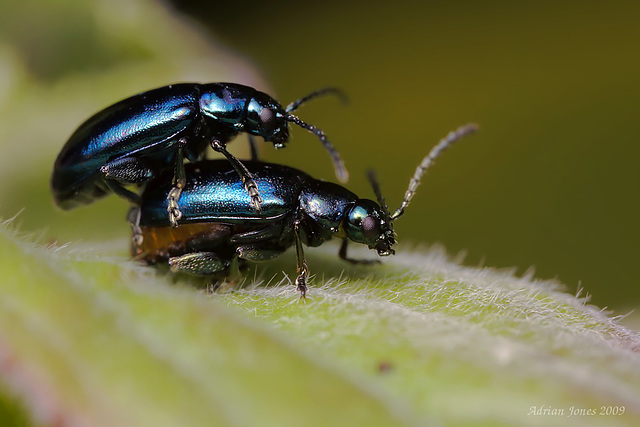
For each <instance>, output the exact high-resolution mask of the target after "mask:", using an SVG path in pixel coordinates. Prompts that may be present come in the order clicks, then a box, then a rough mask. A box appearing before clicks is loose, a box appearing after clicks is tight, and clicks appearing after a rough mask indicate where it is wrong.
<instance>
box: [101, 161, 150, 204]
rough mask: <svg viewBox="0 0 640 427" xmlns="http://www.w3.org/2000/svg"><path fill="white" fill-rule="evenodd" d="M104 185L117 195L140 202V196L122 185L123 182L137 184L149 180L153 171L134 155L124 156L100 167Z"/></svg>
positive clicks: (134, 202) (136, 202) (133, 201)
mask: <svg viewBox="0 0 640 427" xmlns="http://www.w3.org/2000/svg"><path fill="white" fill-rule="evenodd" d="M100 173H101V174H102V176H103V177H104V183H105V185H106V186H107V187H108V188H109V189H110V190H111V191H113V192H114V193H116V194H117V195H118V196H120V197H122V198H125V199H127V200H129V201H130V202H131V203H133V204H135V205H137V204H140V198H139V197H138V195H137V194H136V193H134V192H133V191H129V190H127V189H126V188H124V187H123V184H138V183H141V182H144V181H147V180H149V179H150V178H151V177H152V176H153V172H152V171H151V169H149V168H148V167H147V166H146V165H145V164H144V162H143V161H141V160H140V159H138V158H136V157H124V158H121V159H116V160H113V161H111V162H109V163H107V164H105V165H103V166H102V167H101V168H100Z"/></svg>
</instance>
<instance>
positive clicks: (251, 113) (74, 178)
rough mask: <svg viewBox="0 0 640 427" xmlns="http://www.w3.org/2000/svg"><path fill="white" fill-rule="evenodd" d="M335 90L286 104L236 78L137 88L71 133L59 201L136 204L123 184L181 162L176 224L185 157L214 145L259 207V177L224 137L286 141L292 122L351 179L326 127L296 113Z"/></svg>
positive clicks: (60, 171) (62, 158)
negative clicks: (109, 199) (112, 198)
mask: <svg viewBox="0 0 640 427" xmlns="http://www.w3.org/2000/svg"><path fill="white" fill-rule="evenodd" d="M329 92H333V93H337V94H339V95H342V93H341V92H340V91H338V90H337V89H334V88H326V89H322V90H319V91H316V92H313V93H311V94H310V95H308V96H306V97H303V98H301V99H299V100H297V101H294V102H292V103H291V104H289V105H288V106H287V107H286V108H283V107H282V106H281V105H280V104H278V102H276V101H275V100H274V99H273V98H272V97H270V96H269V95H267V94H265V93H263V92H259V91H257V90H256V89H253V88H251V87H248V86H243V85H239V84H234V83H209V84H197V83H182V84H174V85H170V86H164V87H161V88H157V89H153V90H150V91H148V92H144V93H140V94H138V95H134V96H132V97H130V98H127V99H124V100H122V101H120V102H118V103H116V104H114V105H112V106H110V107H107V108H106V109H104V110H102V111H100V112H98V113H96V114H95V115H93V116H92V117H90V118H89V119H88V120H87V121H85V122H84V123H83V124H81V125H80V127H79V128H78V129H77V130H76V131H75V132H74V133H73V134H72V135H71V137H70V138H69V140H68V141H67V143H66V144H65V145H64V147H63V148H62V151H61V152H60V154H59V155H58V158H57V159H56V161H55V165H54V169H53V174H52V177H51V189H52V192H53V196H54V200H55V202H56V204H57V205H58V206H60V207H61V208H63V209H71V208H73V207H76V206H78V205H81V204H88V203H91V202H93V201H94V200H95V199H97V198H100V197H102V196H104V195H106V194H107V193H108V192H109V191H112V192H114V193H116V194H118V195H120V196H122V197H124V198H126V199H128V200H130V201H131V202H133V203H136V204H137V203H138V202H139V197H138V195H137V194H135V193H133V192H131V191H129V190H127V189H125V188H124V185H127V184H141V183H144V182H146V181H148V180H149V179H151V178H152V177H153V176H154V175H156V174H157V172H158V171H160V170H163V169H166V167H167V166H168V165H175V172H174V176H173V177H171V179H170V181H172V182H173V184H172V185H173V187H172V190H171V191H170V192H169V194H168V195H167V197H168V198H169V199H168V200H169V203H168V206H167V210H168V213H169V221H170V223H171V225H172V226H174V227H175V226H177V221H178V220H179V219H180V217H181V212H180V209H179V206H178V203H177V201H178V199H179V198H180V192H181V191H182V188H183V187H184V182H185V172H184V164H183V158H184V157H186V158H187V159H189V160H190V161H197V160H199V159H201V158H202V157H203V156H204V152H205V150H206V148H207V146H208V145H209V144H211V146H212V147H213V149H214V150H215V151H217V152H220V153H222V154H223V155H224V156H225V157H226V158H227V159H228V160H229V162H230V163H231V165H232V166H233V168H234V169H235V170H236V172H237V173H238V174H239V175H240V177H241V179H242V183H243V185H244V187H245V189H246V191H247V192H248V193H249V195H250V196H251V204H252V206H253V207H254V208H255V209H256V210H258V211H259V210H260V207H261V202H262V200H261V198H260V193H259V191H258V188H257V187H256V183H255V182H254V180H253V178H252V176H251V173H250V172H249V171H248V170H247V169H246V168H245V167H244V165H243V164H242V163H241V162H239V161H238V159H236V158H235V157H234V156H232V155H231V154H230V153H229V152H228V151H227V150H226V144H227V143H228V142H229V141H231V139H233V138H234V137H235V136H236V135H237V134H238V133H239V132H245V133H247V134H249V135H257V136H261V137H262V138H264V140H265V141H270V142H272V143H273V145H274V146H275V147H276V148H282V147H284V146H285V144H286V142H287V141H288V139H289V129H288V126H287V125H288V123H289V122H291V123H295V124H296V125H298V126H301V127H303V128H305V129H307V130H309V131H310V132H313V133H314V134H315V135H316V136H318V138H319V139H320V141H321V142H322V143H323V144H324V146H325V148H326V149H327V150H328V151H329V154H330V155H331V157H332V159H333V163H334V166H335V170H336V175H337V176H338V178H339V179H340V180H342V181H345V180H346V179H347V177H348V174H347V171H346V169H345V167H344V164H343V162H342V160H341V158H340V155H339V154H338V152H337V151H336V150H335V149H334V148H333V146H332V145H331V143H330V142H329V140H328V139H327V137H326V136H325V134H324V133H323V132H322V131H321V130H320V129H317V128H316V127H315V126H313V125H310V124H307V123H305V122H303V121H302V120H300V119H299V118H298V117H296V116H294V115H292V114H291V112H292V111H295V110H296V109H297V108H298V107H300V106H301V105H302V104H304V103H305V102H307V101H309V100H310V99H312V98H315V97H317V96H319V95H323V94H326V93H329ZM252 151H253V153H255V149H254V147H253V144H252Z"/></svg>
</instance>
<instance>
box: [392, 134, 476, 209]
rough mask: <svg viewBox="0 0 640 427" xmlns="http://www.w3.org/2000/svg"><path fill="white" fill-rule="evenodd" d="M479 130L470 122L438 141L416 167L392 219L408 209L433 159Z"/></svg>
mask: <svg viewBox="0 0 640 427" xmlns="http://www.w3.org/2000/svg"><path fill="white" fill-rule="evenodd" d="M477 130H478V125H476V124H475V123H469V124H466V125H464V126H460V127H459V128H458V129H456V130H453V131H451V132H449V134H448V135H447V136H445V137H444V138H442V139H441V140H440V142H438V145H436V146H435V147H433V148H432V149H431V151H430V152H429V154H427V156H426V157H425V158H424V159H422V162H421V163H420V164H419V165H418V167H417V168H416V171H415V173H414V174H413V178H411V181H409V187H408V188H407V192H406V193H404V200H403V201H402V204H401V205H400V207H399V208H398V209H397V210H396V211H395V212H394V213H393V215H391V220H395V219H397V218H398V217H400V216H401V215H402V214H403V213H404V210H405V209H406V207H407V206H409V202H411V199H412V198H413V196H414V195H415V194H416V190H417V189H418V186H419V185H420V180H421V179H422V176H423V175H424V173H425V172H426V171H427V169H429V168H430V167H431V166H432V165H433V161H434V160H435V159H436V158H437V157H438V156H439V155H440V154H441V153H442V152H443V151H444V150H446V149H447V148H449V146H450V145H451V144H453V143H454V142H456V141H457V140H459V139H460V138H462V137H464V136H467V135H469V134H471V133H474V132H476V131H477Z"/></svg>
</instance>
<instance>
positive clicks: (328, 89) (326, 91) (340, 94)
mask: <svg viewBox="0 0 640 427" xmlns="http://www.w3.org/2000/svg"><path fill="white" fill-rule="evenodd" d="M326 94H334V95H336V96H338V98H340V100H341V101H342V102H343V103H344V104H346V103H347V102H349V99H348V98H347V95H346V94H345V93H344V92H343V91H342V90H340V89H338V88H337V87H325V88H322V89H318V90H316V91H315V92H311V93H310V94H309V95H307V96H303V97H302V98H300V99H297V100H295V101H293V102H292V103H290V104H289V105H287V108H285V109H284V111H286V112H287V113H291V112H293V111H296V110H297V109H298V108H300V106H301V105H302V104H304V103H306V102H307V101H310V100H312V99H313V98H317V97H319V96H322V95H326Z"/></svg>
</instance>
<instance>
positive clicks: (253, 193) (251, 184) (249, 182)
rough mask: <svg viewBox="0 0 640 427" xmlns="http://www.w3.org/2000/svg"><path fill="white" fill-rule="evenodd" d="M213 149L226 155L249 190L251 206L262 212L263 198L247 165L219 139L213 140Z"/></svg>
mask: <svg viewBox="0 0 640 427" xmlns="http://www.w3.org/2000/svg"><path fill="white" fill-rule="evenodd" d="M211 147H212V148H213V149H214V150H215V151H217V152H218V153H222V155H224V156H225V157H226V158H227V160H229V162H230V163H231V166H233V168H234V169H235V170H236V172H238V175H240V178H241V179H242V183H243V184H244V188H245V189H246V190H247V193H249V196H250V197H251V206H253V207H254V208H255V209H256V210H257V211H258V212H260V210H261V209H262V197H260V193H259V192H258V186H257V185H256V182H255V181H254V180H253V176H252V175H251V172H249V170H248V169H247V168H246V166H245V165H243V164H242V162H240V161H239V160H238V159H236V158H235V157H234V156H233V155H232V154H231V153H229V152H228V151H227V149H226V148H225V146H224V144H222V142H220V141H218V140H217V139H213V140H212V141H211Z"/></svg>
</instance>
